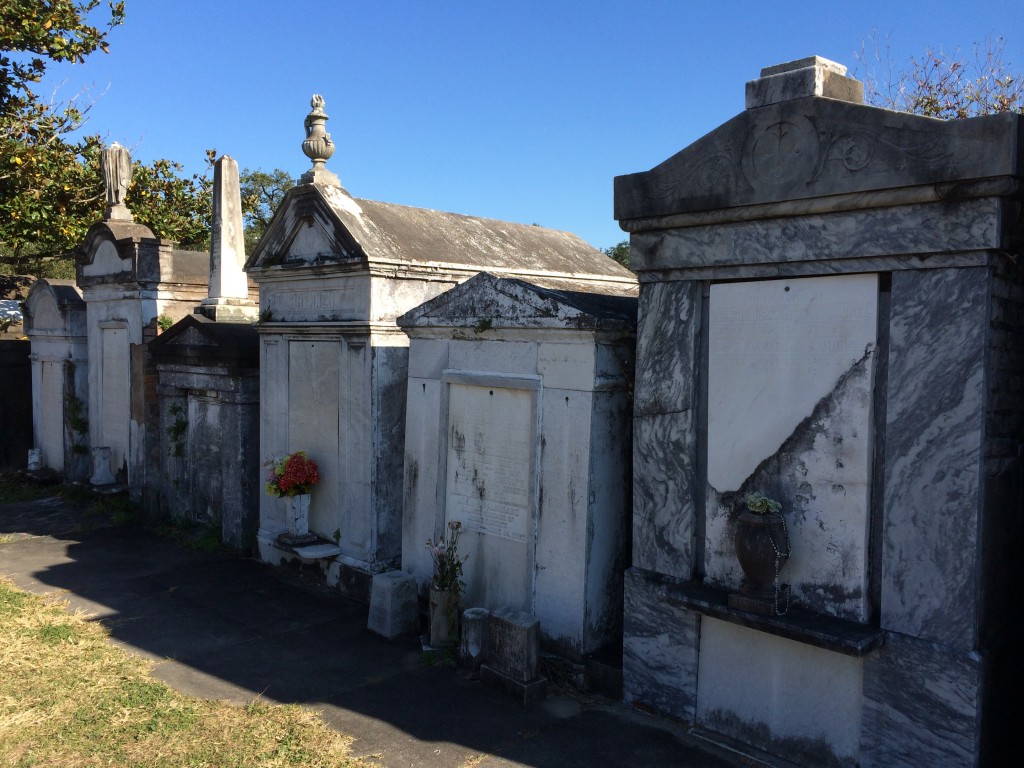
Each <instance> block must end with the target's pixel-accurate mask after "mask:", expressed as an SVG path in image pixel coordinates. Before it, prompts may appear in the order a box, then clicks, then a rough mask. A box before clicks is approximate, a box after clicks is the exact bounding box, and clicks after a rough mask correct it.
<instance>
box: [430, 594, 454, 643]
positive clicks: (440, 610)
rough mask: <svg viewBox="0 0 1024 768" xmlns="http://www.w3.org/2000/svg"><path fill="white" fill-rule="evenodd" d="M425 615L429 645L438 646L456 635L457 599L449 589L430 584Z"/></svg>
mask: <svg viewBox="0 0 1024 768" xmlns="http://www.w3.org/2000/svg"><path fill="white" fill-rule="evenodd" d="M427 617H428V620H429V627H428V628H429V634H430V645H431V647H433V648H439V647H441V646H443V645H446V644H447V643H448V642H449V641H450V640H454V639H455V638H457V637H458V628H459V601H458V598H457V597H456V596H455V595H454V594H453V593H452V592H451V591H450V590H447V589H438V588H437V587H435V586H433V585H431V587H430V605H429V611H428V614H427Z"/></svg>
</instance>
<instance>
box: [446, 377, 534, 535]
mask: <svg viewBox="0 0 1024 768" xmlns="http://www.w3.org/2000/svg"><path fill="white" fill-rule="evenodd" d="M531 414H532V393H531V392H529V391H527V390H521V389H501V388H496V387H476V386H466V385H461V384H452V385H451V391H450V400H449V425H450V428H449V436H448V484H447V489H448V490H447V496H448V502H447V506H446V510H447V516H448V519H449V520H461V521H462V525H463V527H464V528H465V530H467V531H477V532H479V533H483V534H486V535H488V536H498V537H500V538H503V539H510V540H512V541H520V542H524V541H526V539H527V535H528V532H529V531H528V524H529V520H530V517H531V515H530V507H531V496H532V493H531V489H530V465H531V462H532V459H533V450H532V443H533V423H532V416H531Z"/></svg>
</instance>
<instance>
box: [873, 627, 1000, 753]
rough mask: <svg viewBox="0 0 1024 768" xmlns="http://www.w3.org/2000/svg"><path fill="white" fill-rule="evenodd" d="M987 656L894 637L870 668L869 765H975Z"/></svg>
mask: <svg viewBox="0 0 1024 768" xmlns="http://www.w3.org/2000/svg"><path fill="white" fill-rule="evenodd" d="M980 692H981V661H980V659H979V658H978V656H977V654H974V653H960V652H957V651H953V650H949V649H946V648H942V647H941V646H937V645H934V644H932V643H927V642H921V641H919V640H915V639H913V638H907V637H903V636H900V635H896V634H887V635H886V640H885V645H884V646H883V647H882V648H881V649H880V650H879V651H877V652H876V653H874V654H872V655H871V656H869V657H868V658H867V661H866V663H865V666H864V698H865V703H864V718H863V732H862V735H861V765H862V766H864V768H919V766H923V765H924V766H929V767H930V768H954V767H959V766H964V765H975V764H976V755H977V749H978V739H977V726H978V722H977V718H978V707H979V699H980Z"/></svg>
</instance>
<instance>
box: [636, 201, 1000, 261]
mask: <svg viewBox="0 0 1024 768" xmlns="http://www.w3.org/2000/svg"><path fill="white" fill-rule="evenodd" d="M998 220H999V201H998V200H997V199H992V198H987V199H980V200H971V201H967V202H963V203H960V204H959V205H958V206H957V208H956V209H955V210H950V209H949V208H948V207H946V206H944V205H941V204H938V203H935V204H918V205H908V206H901V207H899V208H890V209H878V210H867V211H852V212H841V213H830V214H820V215H812V216H802V217H799V218H786V219H768V220H764V221H748V222H739V223H732V224H721V225H705V226H695V227H686V228H679V229H673V230H668V231H654V232H638V233H634V234H633V235H632V237H631V239H630V242H631V243H632V245H633V248H635V249H637V251H638V252H639V253H641V254H642V257H643V258H642V261H641V262H640V265H641V266H642V268H643V269H647V270H651V269H673V268H694V267H710V266H719V267H723V266H731V265H740V264H746V265H750V264H778V263H783V264H785V263H791V262H803V261H814V262H827V261H834V260H838V259H863V258H877V257H883V256H889V255H891V254H894V253H896V254H905V255H913V254H931V253H936V252H943V251H971V250H980V249H988V248H998V247H1000V245H1001V243H1000V232H999V230H998V228H997V227H996V226H995V222H997V221H998Z"/></svg>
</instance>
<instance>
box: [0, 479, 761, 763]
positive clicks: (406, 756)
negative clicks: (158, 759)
mask: <svg viewBox="0 0 1024 768" xmlns="http://www.w3.org/2000/svg"><path fill="white" fill-rule="evenodd" d="M81 515H82V510H81V509H79V508H76V507H75V506H74V505H69V504H63V503H61V502H60V501H59V500H57V501H56V502H54V501H53V500H51V499H39V500H36V501H33V502H25V503H20V504H7V505H0V533H3V534H7V536H6V537H5V540H6V541H7V543H4V544H0V575H4V576H7V577H9V578H11V579H12V580H13V581H14V582H15V583H16V584H18V585H19V586H20V587H22V588H24V589H28V590H31V591H35V592H44V591H53V590H64V591H66V597H67V599H68V601H69V607H70V608H71V609H73V610H74V609H81V610H84V611H86V612H88V613H89V614H90V615H92V616H93V617H94V620H97V621H101V622H102V623H103V624H104V625H105V626H106V627H108V628H109V630H110V634H111V638H112V639H113V640H114V641H115V642H116V643H118V644H121V645H123V646H125V647H128V648H130V649H131V650H133V651H134V652H136V653H139V654H142V655H144V656H147V657H149V658H152V659H153V660H154V661H155V662H156V666H155V669H154V674H155V675H156V676H157V677H160V678H162V679H164V680H166V681H167V682H169V683H170V684H172V685H174V686H175V687H176V688H179V689H180V690H183V691H185V692H187V693H191V694H193V695H197V696H202V697H205V698H215V699H227V700H232V701H236V702H239V703H242V702H247V701H251V700H252V699H253V698H255V697H256V696H261V697H263V698H266V699H271V700H274V701H280V702H289V703H291V702H295V703H300V704H305V705H310V706H312V707H314V708H316V709H318V710H321V711H323V715H324V718H325V719H326V720H327V722H329V723H330V724H331V725H332V726H334V727H336V728H338V729H339V730H341V731H343V732H345V733H348V734H351V735H353V736H355V737H356V738H357V741H356V742H355V744H354V746H353V749H354V752H355V754H357V755H375V756H377V757H378V760H379V763H380V764H381V765H384V766H394V767H395V768H398V766H402V767H403V768H405V767H406V766H419V767H423V768H428V767H434V766H436V767H437V768H440V767H441V766H446V767H447V766H461V765H463V764H467V763H468V764H469V765H473V766H482V767H491V768H493V767H497V766H512V765H525V766H536V767H537V768H575V767H576V766H579V767H580V768H584V767H586V768H593V767H594V766H682V767H684V768H685V767H687V766H694V767H696V766H700V767H701V768H729V767H731V766H750V765H760V763H756V762H754V761H752V760H748V759H746V758H744V757H741V756H738V755H734V754H732V753H728V752H726V751H725V750H722V749H719V748H718V747H715V746H713V745H709V744H706V743H704V742H700V741H697V740H695V739H694V738H692V737H691V736H688V735H687V734H686V733H685V732H684V731H683V729H682V728H680V727H675V726H671V725H669V724H667V723H665V722H664V721H661V720H658V719H656V718H653V717H648V716H644V715H640V714H638V713H635V712H633V711H632V710H630V709H629V708H628V707H626V706H625V705H623V704H621V703H615V702H609V701H607V700H602V699H594V700H587V701H584V702H580V701H578V700H576V699H574V698H571V697H567V696H558V695H555V696H549V698H548V700H547V701H545V702H543V703H541V704H537V705H533V706H528V707H523V706H521V705H519V704H517V703H515V702H514V701H513V700H511V699H510V698H507V697H505V696H504V695H503V694H501V693H499V692H497V691H494V690H491V689H488V688H484V687H482V686H481V685H480V684H479V682H477V681H475V680H473V679H471V678H470V676H469V675H468V674H466V673H465V672H463V671H461V670H457V669H455V668H453V667H451V666H443V665H442V666H431V665H429V664H426V663H424V660H423V654H422V653H421V650H420V646H419V640H418V638H410V637H402V638H398V639H396V640H394V641H391V642H389V641H386V640H384V639H382V638H380V637H378V636H376V635H374V634H372V633H370V632H369V631H367V629H366V618H367V607H366V606H364V605H360V604H356V603H353V602H351V601H349V600H347V599H345V598H344V597H342V596H341V595H340V593H338V592H336V591H334V590H332V589H329V588H327V587H324V586H322V585H318V584H316V583H315V582H314V581H313V580H312V579H310V578H308V574H300V573H297V572H296V571H294V570H292V569H290V568H270V567H267V566H265V565H262V564H260V563H257V562H255V561H253V560H250V559H242V558H239V557H236V556H231V555H228V554H224V553H215V554H210V553H203V552H198V551H192V550H189V549H186V548H184V547H182V546H180V545H178V544H176V543H175V542H174V541H172V540H169V539H167V538H161V537H158V536H156V535H154V534H152V533H149V532H146V531H144V530H142V529H141V528H138V527H131V526H121V527H100V528H94V529H92V530H81V529H83V528H86V529H87V528H89V527H90V526H89V525H83V521H82V519H81ZM478 756H479V757H478Z"/></svg>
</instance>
